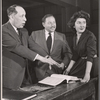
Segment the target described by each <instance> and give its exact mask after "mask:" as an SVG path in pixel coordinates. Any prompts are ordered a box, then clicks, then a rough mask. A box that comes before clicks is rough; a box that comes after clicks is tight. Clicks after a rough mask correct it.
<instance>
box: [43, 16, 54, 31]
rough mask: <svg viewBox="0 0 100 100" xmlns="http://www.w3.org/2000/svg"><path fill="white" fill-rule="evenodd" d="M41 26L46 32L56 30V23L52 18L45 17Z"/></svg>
mask: <svg viewBox="0 0 100 100" xmlns="http://www.w3.org/2000/svg"><path fill="white" fill-rule="evenodd" d="M42 24H43V26H44V28H45V29H46V30H47V31H48V32H54V31H55V29H56V21H55V18H54V17H53V16H50V17H47V18H46V20H45V22H43V23H42Z"/></svg>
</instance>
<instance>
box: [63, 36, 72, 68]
mask: <svg viewBox="0 0 100 100" xmlns="http://www.w3.org/2000/svg"><path fill="white" fill-rule="evenodd" d="M62 55H63V63H64V64H65V66H68V64H69V62H70V59H71V57H72V52H71V50H70V47H69V45H68V42H67V40H66V37H65V35H63V51H62Z"/></svg>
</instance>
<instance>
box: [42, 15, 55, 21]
mask: <svg viewBox="0 0 100 100" xmlns="http://www.w3.org/2000/svg"><path fill="white" fill-rule="evenodd" d="M51 16H52V17H54V16H53V15H52V14H46V15H45V16H44V17H43V18H42V23H43V22H45V20H46V18H48V17H51ZM54 18H55V17H54Z"/></svg>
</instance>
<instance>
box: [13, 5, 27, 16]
mask: <svg viewBox="0 0 100 100" xmlns="http://www.w3.org/2000/svg"><path fill="white" fill-rule="evenodd" d="M15 9H16V11H17V13H18V14H26V12H25V10H24V9H23V8H22V7H20V6H18V7H16V8H15Z"/></svg>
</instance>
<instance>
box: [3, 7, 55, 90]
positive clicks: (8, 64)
mask: <svg viewBox="0 0 100 100" xmlns="http://www.w3.org/2000/svg"><path fill="white" fill-rule="evenodd" d="M7 14H8V17H9V21H8V22H7V23H5V24H4V25H3V26H2V49H3V50H2V52H3V57H2V61H3V87H6V88H10V89H19V87H20V86H21V84H22V81H23V77H24V73H25V67H26V65H27V61H26V59H29V60H31V61H35V60H40V61H42V62H43V63H49V64H51V65H53V64H57V63H56V62H55V61H54V60H53V59H47V58H45V57H42V56H40V55H39V52H38V50H37V52H38V53H36V52H34V51H31V50H30V49H29V48H28V32H27V30H26V29H25V28H23V27H24V25H25V22H26V17H25V15H26V12H25V10H24V9H23V8H22V7H21V6H18V5H12V6H10V7H9V8H8V9H7ZM18 28H19V31H18V30H17V29H18ZM20 34H21V35H20ZM33 47H35V48H37V49H39V50H41V48H40V47H39V45H37V44H35V43H34V44H33ZM40 53H41V52H40Z"/></svg>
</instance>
